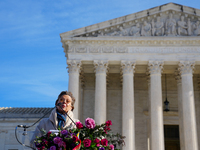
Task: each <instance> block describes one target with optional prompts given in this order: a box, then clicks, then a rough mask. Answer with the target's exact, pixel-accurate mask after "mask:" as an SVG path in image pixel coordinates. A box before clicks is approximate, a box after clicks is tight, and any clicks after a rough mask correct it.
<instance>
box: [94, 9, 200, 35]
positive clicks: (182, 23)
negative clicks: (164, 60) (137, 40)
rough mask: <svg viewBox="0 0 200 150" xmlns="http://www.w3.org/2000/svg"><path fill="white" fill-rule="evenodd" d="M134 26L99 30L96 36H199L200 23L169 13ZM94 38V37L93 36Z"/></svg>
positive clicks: (190, 18) (182, 15)
mask: <svg viewBox="0 0 200 150" xmlns="http://www.w3.org/2000/svg"><path fill="white" fill-rule="evenodd" d="M142 20H143V21H141V22H139V21H137V22H135V24H133V25H132V26H131V25H130V24H129V26H126V27H125V26H124V24H123V26H120V25H118V27H117V28H115V30H113V29H112V30H109V29H108V30H106V31H104V30H99V32H98V34H97V35H96V36H134V37H138V36H199V35H200V22H199V21H198V20H197V19H194V17H193V16H191V17H188V16H187V15H184V14H180V13H179V14H174V13H167V15H160V16H159V15H157V16H154V17H151V19H149V18H148V19H146V20H145V19H142ZM93 36H94V35H93Z"/></svg>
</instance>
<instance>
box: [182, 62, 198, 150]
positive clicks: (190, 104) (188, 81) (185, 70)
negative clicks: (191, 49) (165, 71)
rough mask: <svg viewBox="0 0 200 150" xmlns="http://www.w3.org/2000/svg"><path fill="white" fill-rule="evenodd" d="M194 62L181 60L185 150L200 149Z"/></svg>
mask: <svg viewBox="0 0 200 150" xmlns="http://www.w3.org/2000/svg"><path fill="white" fill-rule="evenodd" d="M194 65H195V63H194V62H191V61H181V62H180V63H179V70H180V74H181V78H182V107H183V131H184V143H185V150H198V142H197V128H196V115H195V104H194V90H193V79H192V76H193V69H194Z"/></svg>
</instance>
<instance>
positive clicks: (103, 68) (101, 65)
mask: <svg viewBox="0 0 200 150" xmlns="http://www.w3.org/2000/svg"><path fill="white" fill-rule="evenodd" d="M94 68H95V71H94V72H95V73H96V74H98V73H107V72H108V69H109V68H108V61H107V60H94Z"/></svg>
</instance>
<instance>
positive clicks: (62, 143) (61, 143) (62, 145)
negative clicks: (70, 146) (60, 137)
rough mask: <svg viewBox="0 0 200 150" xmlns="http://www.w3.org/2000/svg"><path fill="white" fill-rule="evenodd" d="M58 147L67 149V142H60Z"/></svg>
mask: <svg viewBox="0 0 200 150" xmlns="http://www.w3.org/2000/svg"><path fill="white" fill-rule="evenodd" d="M58 147H64V148H66V144H65V142H63V141H61V142H59V143H58Z"/></svg>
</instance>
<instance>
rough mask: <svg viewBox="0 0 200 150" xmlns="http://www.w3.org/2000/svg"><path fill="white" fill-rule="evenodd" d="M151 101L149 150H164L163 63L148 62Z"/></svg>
mask: <svg viewBox="0 0 200 150" xmlns="http://www.w3.org/2000/svg"><path fill="white" fill-rule="evenodd" d="M148 65H149V72H150V84H151V85H150V89H151V94H150V100H151V105H150V106H151V109H150V110H151V112H150V117H151V144H150V145H151V150H164V130H163V101H162V86H161V72H162V68H163V62H161V61H149V64H148Z"/></svg>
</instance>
